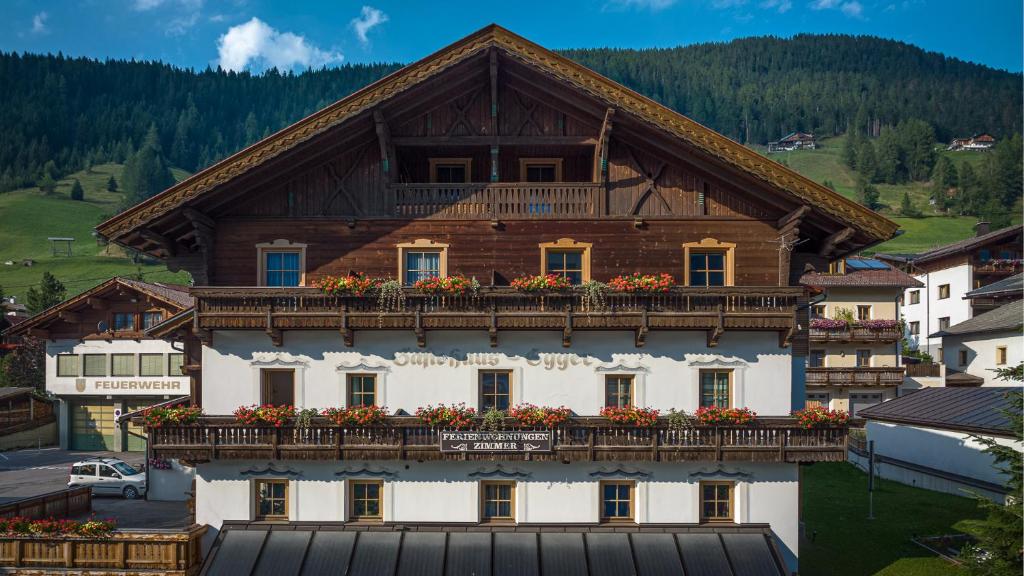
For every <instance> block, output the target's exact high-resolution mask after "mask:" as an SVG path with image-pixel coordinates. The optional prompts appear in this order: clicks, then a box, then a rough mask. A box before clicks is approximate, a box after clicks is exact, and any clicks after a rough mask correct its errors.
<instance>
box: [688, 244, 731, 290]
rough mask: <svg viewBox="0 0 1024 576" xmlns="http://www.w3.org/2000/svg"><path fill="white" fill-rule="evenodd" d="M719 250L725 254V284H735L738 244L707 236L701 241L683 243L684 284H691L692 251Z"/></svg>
mask: <svg viewBox="0 0 1024 576" xmlns="http://www.w3.org/2000/svg"><path fill="white" fill-rule="evenodd" d="M705 250H709V251H710V250H717V251H720V252H722V253H723V254H725V285H726V286H733V285H734V282H735V281H736V244H735V243H733V242H720V241H718V240H716V239H714V238H705V239H703V240H701V241H700V242H687V243H685V244H683V285H684V286H689V285H690V252H700V251H705Z"/></svg>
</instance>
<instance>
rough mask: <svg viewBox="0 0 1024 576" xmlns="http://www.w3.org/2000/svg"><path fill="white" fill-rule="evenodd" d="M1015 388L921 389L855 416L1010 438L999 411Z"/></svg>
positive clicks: (1008, 426) (1003, 409)
mask: <svg viewBox="0 0 1024 576" xmlns="http://www.w3.org/2000/svg"><path fill="white" fill-rule="evenodd" d="M1019 390H1020V388H1019V387H1016V386H996V387H991V388H924V389H922V390H918V391H916V392H911V393H909V394H907V395H906V396H901V397H899V398H895V399H893V400H889V401H886V402H882V403H881V404H876V405H874V406H871V407H870V408H865V409H863V410H861V411H860V412H858V415H859V416H860V417H861V418H864V419H866V420H876V421H880V422H892V423H896V424H909V425H912V426H923V427H925V428H942V429H945V430H957V431H961V432H974V433H980V434H993V435H1000V436H1007V435H1011V434H1013V432H1014V430H1012V428H1011V425H1010V422H1009V420H1008V419H1007V418H1006V416H1005V415H1004V414H1003V411H1005V410H1009V409H1011V404H1010V401H1009V399H1008V398H1007V394H1008V393H1010V392H1013V391H1019Z"/></svg>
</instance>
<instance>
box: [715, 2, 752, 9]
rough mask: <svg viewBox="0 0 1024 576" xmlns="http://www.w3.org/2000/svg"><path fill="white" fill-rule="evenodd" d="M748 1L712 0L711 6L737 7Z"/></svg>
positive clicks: (717, 7)
mask: <svg viewBox="0 0 1024 576" xmlns="http://www.w3.org/2000/svg"><path fill="white" fill-rule="evenodd" d="M746 3H747V0H711V6H712V7H714V8H715V9H717V10H724V9H726V8H736V7H737V6H742V5H744V4H746Z"/></svg>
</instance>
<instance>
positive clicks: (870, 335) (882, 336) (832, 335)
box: [809, 326, 903, 344]
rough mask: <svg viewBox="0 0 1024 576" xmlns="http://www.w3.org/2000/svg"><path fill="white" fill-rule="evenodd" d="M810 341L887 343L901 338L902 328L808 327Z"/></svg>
mask: <svg viewBox="0 0 1024 576" xmlns="http://www.w3.org/2000/svg"><path fill="white" fill-rule="evenodd" d="M809 336H810V339H811V342H877V343H881V344H887V343H892V342H899V341H900V339H901V338H903V329H902V328H900V327H899V326H896V327H893V328H865V327H863V326H847V327H846V328H842V329H839V330H827V329H822V328H810V330H809Z"/></svg>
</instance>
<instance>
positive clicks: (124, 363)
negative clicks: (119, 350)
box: [110, 354, 135, 376]
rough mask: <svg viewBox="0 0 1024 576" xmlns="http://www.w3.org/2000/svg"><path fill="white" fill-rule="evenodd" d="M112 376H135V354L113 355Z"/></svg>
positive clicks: (111, 359) (111, 356) (111, 357)
mask: <svg viewBox="0 0 1024 576" xmlns="http://www.w3.org/2000/svg"><path fill="white" fill-rule="evenodd" d="M110 375H111V376H135V355H134V354H111V355H110Z"/></svg>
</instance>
